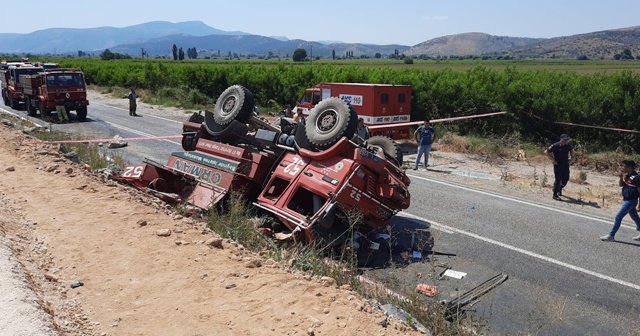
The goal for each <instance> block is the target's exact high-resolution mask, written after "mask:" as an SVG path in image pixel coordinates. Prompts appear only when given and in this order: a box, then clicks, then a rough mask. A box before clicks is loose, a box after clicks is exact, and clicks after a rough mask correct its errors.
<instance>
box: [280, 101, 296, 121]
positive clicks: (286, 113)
mask: <svg viewBox="0 0 640 336" xmlns="http://www.w3.org/2000/svg"><path fill="white" fill-rule="evenodd" d="M280 116H281V117H285V118H293V111H291V105H290V104H287V105H286V106H285V107H284V110H282V112H280Z"/></svg>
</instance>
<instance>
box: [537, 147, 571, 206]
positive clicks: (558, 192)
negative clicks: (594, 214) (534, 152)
mask: <svg viewBox="0 0 640 336" xmlns="http://www.w3.org/2000/svg"><path fill="white" fill-rule="evenodd" d="M569 140H570V139H569V136H568V135H566V134H562V135H560V141H558V142H556V143H554V144H553V145H551V146H549V148H547V149H546V150H545V151H544V153H545V154H547V156H548V157H549V158H550V159H551V161H553V175H554V176H555V181H554V182H553V199H554V200H556V201H559V200H560V196H562V188H564V187H565V186H566V185H567V183H568V182H569V165H570V164H571V163H572V162H573V159H574V157H575V155H574V153H573V148H572V147H571V144H570V143H569Z"/></svg>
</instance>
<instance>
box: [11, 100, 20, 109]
mask: <svg viewBox="0 0 640 336" xmlns="http://www.w3.org/2000/svg"><path fill="white" fill-rule="evenodd" d="M9 106H11V108H12V109H14V110H18V109H19V108H20V102H19V101H17V100H15V99H13V98H11V97H9Z"/></svg>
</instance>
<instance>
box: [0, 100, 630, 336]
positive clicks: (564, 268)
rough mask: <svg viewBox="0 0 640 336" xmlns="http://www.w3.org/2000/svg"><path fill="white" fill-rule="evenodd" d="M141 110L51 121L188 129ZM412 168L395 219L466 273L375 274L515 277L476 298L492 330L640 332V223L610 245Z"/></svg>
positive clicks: (594, 225)
mask: <svg viewBox="0 0 640 336" xmlns="http://www.w3.org/2000/svg"><path fill="white" fill-rule="evenodd" d="M4 109H5V110H7V111H10V112H12V113H15V114H18V115H21V116H26V113H25V112H24V111H14V110H10V109H8V108H6V107H5V108H4ZM141 115H142V116H141V117H137V118H136V117H130V116H129V115H128V112H127V111H125V110H122V109H117V108H113V107H109V106H105V105H97V104H93V105H90V106H89V117H88V121H87V122H83V123H71V124H61V125H58V124H56V125H54V126H53V128H54V129H58V130H62V131H66V132H77V133H80V134H81V135H82V137H87V138H96V137H103V138H111V137H113V136H115V135H120V136H122V137H139V136H147V135H149V136H162V135H177V134H180V132H181V124H180V122H177V121H173V120H169V119H165V118H159V117H154V116H151V115H147V114H144V112H143V113H142V114H141ZM73 117H74V116H73V114H72V118H73ZM179 149H180V142H179V139H176V140H150V141H139V142H130V143H129V146H128V147H126V148H124V149H119V150H117V151H116V152H117V153H118V154H119V155H121V156H123V157H124V158H125V159H127V160H128V161H129V162H139V161H141V160H142V159H143V158H150V159H154V160H156V161H159V162H165V161H166V159H167V158H168V156H169V153H170V152H171V151H173V150H179ZM410 176H411V178H412V184H411V193H412V205H411V207H410V208H409V209H408V210H407V211H405V213H403V214H402V215H401V216H400V217H399V218H398V220H397V222H398V223H400V224H402V223H405V224H406V223H407V222H412V223H413V224H415V225H418V226H419V225H422V224H423V223H428V224H429V225H430V226H431V229H430V231H431V234H432V235H433V237H434V238H435V246H434V248H433V249H434V250H436V251H438V252H445V253H451V254H455V256H449V257H446V256H433V257H432V258H436V259H437V261H438V262H444V263H446V264H447V265H449V266H450V267H451V268H452V269H454V270H457V271H462V272H465V273H467V276H465V277H464V278H463V279H461V280H457V279H453V278H448V277H445V278H443V279H442V280H435V281H432V280H427V275H428V274H430V273H432V274H435V273H438V272H440V269H436V270H435V273H434V269H433V265H432V264H431V263H428V262H415V263H411V264H409V265H407V266H406V267H392V268H384V269H379V270H372V271H369V272H368V273H369V274H370V275H371V276H372V277H375V278H380V279H387V280H388V279H391V278H393V279H394V281H388V283H390V284H392V287H395V288H397V289H400V288H405V289H407V288H408V289H411V288H414V287H415V285H416V284H417V283H430V284H436V285H438V286H439V287H440V291H441V295H442V298H443V299H452V298H454V297H456V296H458V295H460V294H461V293H463V292H464V291H466V290H469V289H471V288H473V287H474V286H477V285H478V284H480V283H482V282H483V281H485V280H487V279H489V278H491V277H492V276H494V275H496V274H499V273H505V274H507V275H509V280H507V281H506V282H505V283H503V284H501V285H499V286H498V287H497V288H495V289H494V290H493V291H492V292H490V293H489V294H487V295H485V296H484V297H482V298H481V299H480V300H479V301H478V302H477V303H476V304H475V305H474V306H473V309H474V310H475V311H476V314H475V316H477V317H479V318H481V320H482V321H484V322H486V324H487V325H488V327H487V328H488V331H489V332H490V333H491V334H509V335H511V334H540V335H634V334H635V335H637V333H638V330H640V321H638V316H640V267H639V266H640V261H639V259H640V258H639V257H638V255H639V254H638V253H639V252H640V249H639V248H640V244H639V243H637V242H634V241H632V240H631V239H630V238H631V237H632V236H635V235H636V231H635V229H634V227H633V225H632V224H630V223H629V222H624V224H623V227H622V228H621V229H620V231H619V232H618V235H617V238H618V239H620V240H621V241H620V242H615V243H604V242H601V241H600V240H599V239H598V237H599V236H601V235H603V234H605V233H606V232H608V230H609V229H610V227H611V219H610V218H609V217H598V215H591V214H585V213H580V212H576V211H574V210H568V209H563V208H559V207H556V206H554V205H552V204H551V203H550V204H539V203H535V202H530V201H527V200H521V199H515V198H513V197H511V196H506V195H500V194H496V193H493V192H486V191H482V190H478V189H477V188H475V187H469V186H463V185H457V184H452V183H450V182H445V181H443V180H439V179H438V178H437V175H435V174H433V173H430V172H426V173H425V172H415V173H414V172H411V174H410ZM416 223H418V224H416ZM415 225H414V226H415ZM417 275H423V277H421V278H420V277H418V276H417Z"/></svg>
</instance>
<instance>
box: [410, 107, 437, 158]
mask: <svg viewBox="0 0 640 336" xmlns="http://www.w3.org/2000/svg"><path fill="white" fill-rule="evenodd" d="M413 138H414V140H415V141H416V142H417V143H418V156H416V165H415V167H413V170H418V166H420V159H421V158H422V155H424V168H425V169H427V167H428V166H429V153H430V152H431V144H433V143H434V142H435V141H436V139H437V138H438V135H437V134H436V129H435V128H433V127H432V126H431V121H430V120H429V119H425V120H424V124H422V126H420V127H418V129H416V131H415V132H413Z"/></svg>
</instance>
